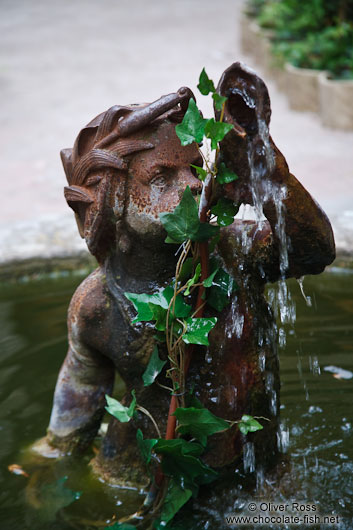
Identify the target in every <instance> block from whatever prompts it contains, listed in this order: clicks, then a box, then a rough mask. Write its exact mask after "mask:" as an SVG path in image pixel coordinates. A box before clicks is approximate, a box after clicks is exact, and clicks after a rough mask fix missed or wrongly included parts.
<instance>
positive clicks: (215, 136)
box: [205, 118, 233, 149]
mask: <svg viewBox="0 0 353 530" xmlns="http://www.w3.org/2000/svg"><path fill="white" fill-rule="evenodd" d="M231 129H233V125H231V124H230V123H224V122H220V121H215V119H214V118H211V119H210V120H208V121H207V123H206V126H205V136H206V137H207V138H210V139H211V148H212V149H217V145H218V142H221V141H222V140H223V138H224V137H225V135H226V134H228V133H229V131H230V130H231Z"/></svg>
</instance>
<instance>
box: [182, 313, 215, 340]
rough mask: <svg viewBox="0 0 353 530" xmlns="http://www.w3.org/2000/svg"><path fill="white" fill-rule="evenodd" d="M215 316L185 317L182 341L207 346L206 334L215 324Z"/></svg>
mask: <svg viewBox="0 0 353 530" xmlns="http://www.w3.org/2000/svg"><path fill="white" fill-rule="evenodd" d="M216 322H217V318H216V317H212V318H187V319H186V320H185V323H186V325H187V328H186V333H185V334H184V335H183V341H184V342H185V343H186V344H203V345H204V346H208V345H209V342H208V334H209V332H210V331H211V329H212V328H213V327H214V326H215V325H216Z"/></svg>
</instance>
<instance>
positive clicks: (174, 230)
mask: <svg viewBox="0 0 353 530" xmlns="http://www.w3.org/2000/svg"><path fill="white" fill-rule="evenodd" d="M159 218H160V220H161V222H162V224H163V226H164V228H165V229H166V231H167V232H168V236H169V237H170V238H171V239H172V240H173V241H176V242H177V243H183V242H184V241H186V240H188V239H192V238H193V236H194V235H195V234H196V233H197V230H198V228H199V225H200V220H199V214H198V207H197V203H196V201H195V199H194V196H193V194H192V192H191V190H190V188H189V186H187V187H186V189H185V191H184V193H183V197H182V199H181V201H180V203H179V204H178V206H177V207H176V208H175V210H174V212H171V213H169V212H163V213H161V214H159Z"/></svg>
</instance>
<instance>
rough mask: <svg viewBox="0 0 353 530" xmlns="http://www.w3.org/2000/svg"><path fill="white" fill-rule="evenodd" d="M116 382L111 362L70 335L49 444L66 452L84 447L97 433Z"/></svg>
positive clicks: (61, 372)
mask: <svg viewBox="0 0 353 530" xmlns="http://www.w3.org/2000/svg"><path fill="white" fill-rule="evenodd" d="M113 382H114V367H113V366H112V362H111V361H110V360H109V359H108V358H107V357H104V356H102V355H101V354H100V353H98V352H95V351H92V350H90V349H89V348H87V347H86V346H84V345H83V344H82V343H80V342H79V341H76V340H75V339H73V338H72V336H71V337H70V345H69V350H68V353H67V356H66V358H65V361H64V363H63V365H62V367H61V370H60V373H59V377H58V380H57V383H56V388H55V393H54V402H53V408H52V412H51V417H50V423H49V428H48V434H47V441H48V442H49V445H51V446H52V447H55V448H58V449H59V450H60V451H62V452H64V453H71V452H72V451H75V450H83V449H85V448H86V447H87V446H88V445H89V444H90V443H91V441H92V440H93V438H94V437H95V436H96V434H97V431H98V429H99V426H100V423H101V420H102V417H103V414H104V407H105V405H106V402H105V394H111V392H112V387H113Z"/></svg>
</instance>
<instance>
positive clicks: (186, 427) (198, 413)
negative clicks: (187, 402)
mask: <svg viewBox="0 0 353 530" xmlns="http://www.w3.org/2000/svg"><path fill="white" fill-rule="evenodd" d="M174 416H176V417H177V420H178V424H179V425H178V428H177V429H178V432H179V433H180V434H190V435H191V436H192V438H196V439H197V440H199V442H200V443H201V444H202V445H203V446H204V447H206V444H207V437H208V436H210V435H211V434H214V433H216V432H220V431H224V430H225V429H229V423H227V422H226V421H225V420H223V419H222V418H218V417H217V416H215V415H214V414H212V412H211V411H209V410H208V409H206V408H201V409H200V408H194V407H189V408H177V410H176V411H175V412H174Z"/></svg>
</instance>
